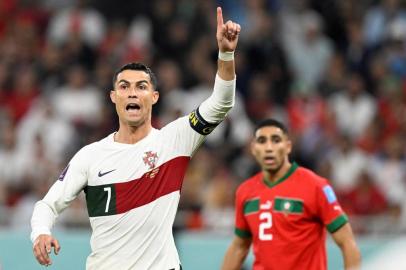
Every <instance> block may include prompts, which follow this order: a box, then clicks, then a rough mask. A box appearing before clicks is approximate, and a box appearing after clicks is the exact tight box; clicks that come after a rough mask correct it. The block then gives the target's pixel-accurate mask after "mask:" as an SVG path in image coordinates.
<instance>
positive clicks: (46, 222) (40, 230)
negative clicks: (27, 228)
mask: <svg viewBox="0 0 406 270" xmlns="http://www.w3.org/2000/svg"><path fill="white" fill-rule="evenodd" d="M56 217H57V215H56V214H55V213H54V212H53V211H52V209H51V207H49V206H48V205H47V204H46V203H45V202H44V201H39V202H37V203H36V204H35V207H34V211H33V214H32V218H31V229H32V232H31V241H32V242H34V241H35V239H36V238H37V237H38V236H39V235H40V234H49V235H50V234H51V229H52V227H53V225H54V223H55V219H56Z"/></svg>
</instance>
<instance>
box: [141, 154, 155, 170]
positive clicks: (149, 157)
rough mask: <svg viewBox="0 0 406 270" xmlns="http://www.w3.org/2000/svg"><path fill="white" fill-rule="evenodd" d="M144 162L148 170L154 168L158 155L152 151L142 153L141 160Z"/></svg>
mask: <svg viewBox="0 0 406 270" xmlns="http://www.w3.org/2000/svg"><path fill="white" fill-rule="evenodd" d="M142 160H143V161H144V164H145V165H148V167H149V169H150V170H151V169H153V168H155V165H156V162H157V160H158V155H157V153H154V152H152V151H148V152H145V153H144V157H143V158H142Z"/></svg>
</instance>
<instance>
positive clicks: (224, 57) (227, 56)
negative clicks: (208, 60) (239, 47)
mask: <svg viewBox="0 0 406 270" xmlns="http://www.w3.org/2000/svg"><path fill="white" fill-rule="evenodd" d="M218 57H219V59H220V60H221V61H226V62H227V61H233V60H234V51H231V52H222V51H220V50H219V56H218Z"/></svg>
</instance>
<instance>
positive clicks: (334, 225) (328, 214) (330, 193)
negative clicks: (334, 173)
mask: <svg viewBox="0 0 406 270" xmlns="http://www.w3.org/2000/svg"><path fill="white" fill-rule="evenodd" d="M316 192H317V196H316V197H317V205H318V214H319V218H320V219H321V220H322V222H323V224H324V225H325V226H326V227H327V230H328V231H329V232H330V233H333V232H335V231H337V230H338V229H339V228H341V227H342V226H343V225H345V224H346V223H347V222H348V218H347V215H346V214H345V213H344V211H343V209H342V208H341V206H340V204H339V202H338V200H337V197H336V195H335V193H334V190H333V188H332V187H331V186H330V185H329V184H328V182H327V181H323V182H322V183H321V184H320V185H318V186H317V191H316Z"/></svg>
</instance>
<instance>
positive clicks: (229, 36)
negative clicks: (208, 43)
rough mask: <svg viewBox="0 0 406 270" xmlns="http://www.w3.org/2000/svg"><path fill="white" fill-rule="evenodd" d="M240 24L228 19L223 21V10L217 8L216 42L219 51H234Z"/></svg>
mask: <svg viewBox="0 0 406 270" xmlns="http://www.w3.org/2000/svg"><path fill="white" fill-rule="evenodd" d="M240 31H241V26H240V25H239V24H238V23H235V22H232V21H230V20H228V21H227V22H226V23H224V22H223V12H222V10H221V7H218V8H217V33H216V38H217V44H218V47H219V50H220V51H221V52H231V51H234V50H235V48H236V47H237V43H238V35H239V34H240Z"/></svg>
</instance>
